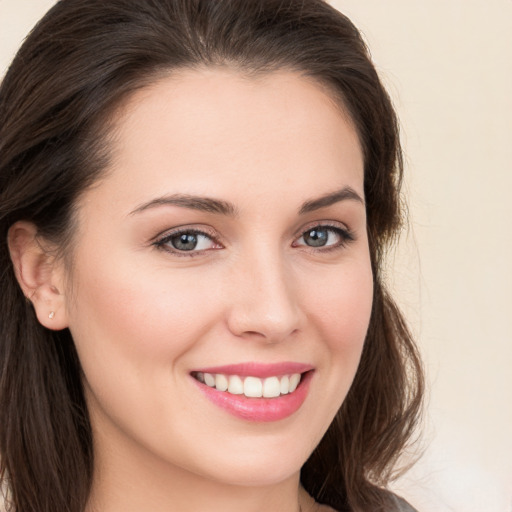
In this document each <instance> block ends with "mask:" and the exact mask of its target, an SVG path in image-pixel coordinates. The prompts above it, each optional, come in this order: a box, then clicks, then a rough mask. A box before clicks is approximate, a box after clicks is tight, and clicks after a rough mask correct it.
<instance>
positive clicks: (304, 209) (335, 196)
mask: <svg viewBox="0 0 512 512" xmlns="http://www.w3.org/2000/svg"><path fill="white" fill-rule="evenodd" d="M346 200H350V201H357V202H359V203H361V204H362V205H364V199H363V198H362V197H361V196H360V195H359V194H358V193H357V192H356V191H355V190H354V189H352V188H350V187H345V188H342V189H341V190H337V191H336V192H331V193H329V194H326V195H324V196H322V197H319V198H318V199H311V200H310V201H306V202H305V203H304V204H303V205H302V206H301V208H300V210H299V214H300V215H303V214H305V213H309V212H312V211H315V210H319V209H320V208H326V207H327V206H331V205H332V204H335V203H339V202H340V201H346Z"/></svg>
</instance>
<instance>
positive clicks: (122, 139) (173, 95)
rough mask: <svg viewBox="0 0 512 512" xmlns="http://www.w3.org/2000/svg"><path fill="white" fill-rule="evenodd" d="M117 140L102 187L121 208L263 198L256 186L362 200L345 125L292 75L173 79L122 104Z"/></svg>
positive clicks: (232, 73) (353, 138) (352, 140)
mask: <svg viewBox="0 0 512 512" xmlns="http://www.w3.org/2000/svg"><path fill="white" fill-rule="evenodd" d="M113 134H114V137H113V140H114V143H113V155H112V164H111V169H110V171H111V172H109V173H108V180H107V181H110V185H111V193H114V191H115V197H116V198H119V199H120V198H121V197H123V196H125V195H130V198H129V200H130V201H132V202H133V201H137V200H138V199H141V200H143V199H146V198H140V197H139V196H141V195H143V194H146V195H147V196H148V198H149V196H150V195H153V196H155V195H158V194H160V195H161V194H163V193H172V192H180V193H191V194H208V195H212V194H213V195H220V196H224V195H225V194H226V193H227V194H230V193H233V194H234V195H237V194H238V196H240V194H247V193H249V192H254V193H259V192H260V193H263V194H268V193H269V190H260V189H261V187H258V186H257V185H259V184H261V183H262V182H264V183H266V184H267V185H268V184H273V185H274V188H275V189H276V190H279V191H280V192H283V191H284V190H286V191H287V192H288V193H289V194H291V195H293V194H299V195H302V196H304V195H306V196H307V197H311V196H314V195H318V194H322V193H324V192H325V191H326V190H327V189H328V190H327V191H332V190H333V189H336V188H341V187H343V186H346V185H350V186H351V187H352V188H354V189H356V191H357V192H359V193H360V195H361V196H363V193H364V192H363V190H362V188H363V156H362V152H361V148H360V144H359V139H358V137H357V134H356V131H355V129H354V127H353V124H352V122H351V120H350V118H349V117H348V115H347V114H346V113H345V112H344V111H343V109H342V107H341V106H340V104H339V102H337V101H335V100H334V99H333V95H331V94H330V91H329V90H328V88H327V87H324V86H322V85H321V84H319V83H317V82H315V81H313V80H311V79H307V78H305V77H303V76H301V75H299V74H298V73H296V72H291V71H279V72H272V73H268V74H264V75H259V76H250V77H248V76H245V75H243V74H241V73H239V72H237V71H236V70H233V69H229V68H209V69H207V68H205V69H195V70H183V71H180V72H176V73H173V74H172V75H169V76H165V77H162V78H160V79H159V80H157V81H155V82H154V83H153V84H151V85H149V86H147V87H145V88H144V89H142V90H140V91H138V92H137V93H135V94H134V95H133V96H132V97H131V98H130V99H129V100H128V101H127V102H126V103H125V104H124V105H123V108H122V109H121V111H120V112H119V114H118V117H117V119H116V120H115V123H114V129H113ZM130 184H131V185H132V186H131V190H129V189H130V186H129V185H130ZM227 188H229V190H227ZM267 188H268V187H267ZM316 188H318V190H315V189H316ZM258 191H259V192H258ZM128 193H130V194H128ZM135 196H137V197H135ZM111 199H112V196H111ZM229 199H230V200H231V199H233V198H229ZM235 199H236V198H235ZM234 202H236V201H234Z"/></svg>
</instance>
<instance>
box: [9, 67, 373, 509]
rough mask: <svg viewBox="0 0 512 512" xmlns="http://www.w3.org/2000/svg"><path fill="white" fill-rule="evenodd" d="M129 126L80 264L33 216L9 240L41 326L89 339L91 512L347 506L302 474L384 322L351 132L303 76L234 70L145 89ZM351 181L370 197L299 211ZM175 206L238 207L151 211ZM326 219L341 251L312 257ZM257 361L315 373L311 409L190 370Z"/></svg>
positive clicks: (96, 193)
mask: <svg viewBox="0 0 512 512" xmlns="http://www.w3.org/2000/svg"><path fill="white" fill-rule="evenodd" d="M114 134H115V142H114V145H113V148H112V150H113V159H112V163H111V165H110V167H109V169H108V170H107V173H106V174H105V177H104V178H103V179H101V180H100V181H99V182H98V183H97V184H96V186H94V187H92V188H91V189H89V190H88V191H86V192H85V193H84V194H83V195H82V197H81V198H80V200H79V204H78V205H77V219H78V228H77V232H76V234H75V246H74V248H73V255H72V265H71V266H70V267H69V266H66V265H64V264H63V263H62V262H50V260H45V259H44V258H43V257H39V258H37V257H36V255H37V254H38V253H37V251H38V250H40V249H37V247H39V248H40V247H41V245H37V247H36V244H34V243H33V242H31V240H33V239H34V237H33V235H34V232H33V227H31V226H30V225H29V224H27V223H18V224H17V225H16V226H15V227H14V228H13V229H12V230H11V235H10V240H11V251H12V254H13V260H14V261H15V262H16V263H17V268H18V277H19V279H20V283H21V284H22V287H24V290H25V291H26V294H27V295H30V296H32V297H33V301H34V306H35V308H36V312H37V314H38V317H39V319H40V321H41V323H43V325H45V326H47V327H49V328H56V329H57V328H64V327H69V328H70V330H71V333H72V335H73V338H74V340H75V343H76V346H77V350H78V353H79V357H80V361H81V364H82V367H83V371H84V385H85V392H86V399H87V403H88V407H89V410H90V415H91V421H92V427H93V432H94V439H95V446H94V449H95V457H96V459H95V461H96V462H95V463H96V466H95V475H94V484H93V490H92V494H91V500H90V504H89V508H88V510H89V512H92V511H96V510H101V511H102V512H117V511H121V510H122V511H125V512H130V511H140V510H151V511H153V512H160V511H162V512H163V511H166V512H168V511H169V510H179V511H180V512H188V511H194V512H197V511H206V510H208V511H214V512H215V511H223V512H235V511H242V510H243V511H244V512H245V511H249V512H251V511H254V512H256V511H261V510H265V511H269V512H272V511H275V512H277V511H279V512H296V511H297V510H298V509H299V503H300V505H301V507H302V510H303V512H306V510H316V509H318V510H324V509H325V510H328V509H327V508H326V507H318V506H317V505H316V504H315V503H314V502H313V501H312V500H311V499H310V498H309V497H308V496H307V494H306V493H304V492H303V491H302V490H301V489H300V486H299V471H300V468H301V466H302V465H303V463H304V462H305V460H306V459H307V458H308V456H309V455H310V453H311V452H312V451H313V449H314V448H315V446H316V445H317V444H318V442H319V441H320V439H321V438H322V436H323V434H324V432H325V431H326V429H327V428H328V426H329V424H330V423H331V421H332V419H333V417H334V415H335V414H336V412H337V410H338V409H339V407H340V405H341V403H342V402H343V400H344V398H345V396H346V394H347V392H348V389H349V387H350V385H351V383H352V380H353V377H354V374H355V372H356V369H357V366H358V363H359V359H360V355H361V350H362V346H363V342H364V338H365V334H366V330H367V327H368V322H369V318H370V311H371V302H372V273H371V267H370V257H369V251H368V240H367V235H366V214H365V206H364V190H363V156H362V152H361V148H360V145H359V141H358V138H357V134H356V132H355V130H354V127H353V125H352V123H351V122H350V120H349V118H348V117H347V116H346V115H345V114H344V112H343V110H342V109H341V108H340V107H339V106H338V105H337V104H336V102H334V101H333V100H332V99H331V97H330V96H329V94H328V92H327V91H326V89H325V88H323V87H322V86H320V85H319V84H317V83H315V82H313V81H311V80H308V79H306V78H304V77H301V76H300V75H298V74H296V73H293V72H285V71H280V72H274V73H272V74H268V75H264V76H260V77H257V78H254V77H251V78H247V77H243V76H242V75H241V74H240V73H239V72H237V71H236V70H232V69H228V68H218V69H200V70H188V71H182V72H179V73H175V74H173V75H172V76H169V77H164V78H162V79H160V80H159V81H157V82H156V83H154V84H153V85H151V86H149V87H147V88H145V89H143V90H141V91H139V92H137V93H136V94H135V95H134V96H133V97H132V98H131V99H130V100H129V101H128V102H127V104H126V105H125V106H124V108H123V109H122V111H121V112H120V113H119V115H118V119H117V120H116V123H115V130H114ZM347 188H350V190H352V191H353V192H354V193H355V194H357V195H358V196H359V197H360V200H357V199H355V198H354V197H349V198H345V199H343V198H342V199H340V200H337V201H334V200H333V201H332V202H333V204H329V205H326V206H324V207H318V206H319V205H318V204H317V205H316V206H317V208H315V209H313V210H312V211H308V212H306V213H300V210H301V208H302V207H303V206H304V204H305V203H307V202H310V201H312V200H316V199H318V198H322V197H324V196H326V195H329V194H331V195H332V194H333V193H335V192H337V191H340V190H346V189H347ZM175 194H187V195H194V196H207V197H209V198H215V199H216V200H220V201H223V202H228V203H229V204H230V205H231V206H232V209H233V212H231V214H228V215H226V214H222V213H215V212H207V211H201V210H197V209H194V208H190V207H185V206H183V205H181V206H180V205H176V204H156V205H155V204H152V205H150V206H147V205H148V203H151V201H154V200H156V199H160V198H162V197H164V196H170V195H175ZM144 205H146V207H144ZM303 209H304V208H303ZM319 225H320V226H325V225H327V226H329V228H325V229H327V231H325V233H327V234H328V236H329V238H328V243H327V245H326V246H322V247H311V246H309V245H307V240H306V238H307V237H306V238H305V237H304V236H303V235H304V233H309V232H310V231H311V229H313V228H314V227H317V226H319ZM177 227H180V228H184V229H187V228H193V229H194V230H199V231H202V232H204V233H205V234H206V235H207V236H203V237H202V238H201V245H200V247H201V249H200V250H197V251H192V252H183V253H181V254H178V252H177V251H176V249H175V248H174V249H173V247H172V243H171V242H170V241H169V240H168V241H167V244H164V243H160V244H157V243H156V242H158V241H160V242H161V240H162V238H163V237H164V235H167V234H169V232H172V230H173V229H175V228H177ZM336 229H338V230H340V229H341V230H345V231H346V230H348V231H349V232H350V233H351V236H352V238H353V240H344V239H343V237H342V236H341V235H340V234H339V232H338V231H336ZM41 254H42V253H41ZM191 254H192V255H191ZM41 261H44V264H43V263H41ZM70 269H71V270H70ZM50 311H55V315H54V318H52V319H50V318H49V316H48V315H49V312H50ZM246 361H257V362H260V363H276V362H281V361H294V362H301V363H307V364H310V365H311V366H312V367H313V368H314V373H313V378H312V380H311V384H310V388H309V392H308V396H307V398H306V400H305V402H304V403H303V405H302V406H301V407H300V409H299V410H298V411H297V412H295V413H294V414H293V415H292V416H290V417H288V418H286V419H284V420H280V421H274V422H268V423H260V422H251V421H247V420H243V419H240V418H238V417H235V416H232V415H230V414H228V413H226V411H224V410H222V409H220V408H219V407H217V406H216V405H214V404H212V403H211V402H209V401H208V400H207V399H205V398H204V396H203V395H202V393H200V392H199V391H198V386H197V383H196V382H195V381H194V379H193V378H192V377H191V375H190V372H191V371H193V370H194V369H197V368H201V367H207V366H210V367H211V366H218V365H226V364H233V363H240V362H246ZM170 504H171V505H170ZM170 506H171V507H172V508H169V507H170Z"/></svg>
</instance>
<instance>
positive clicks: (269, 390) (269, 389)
mask: <svg viewBox="0 0 512 512" xmlns="http://www.w3.org/2000/svg"><path fill="white" fill-rule="evenodd" d="M280 393H281V387H280V384H279V379H278V378H277V377H269V378H268V379H265V380H264V381H263V396H264V397H265V398H274V397H276V396H279V395H280Z"/></svg>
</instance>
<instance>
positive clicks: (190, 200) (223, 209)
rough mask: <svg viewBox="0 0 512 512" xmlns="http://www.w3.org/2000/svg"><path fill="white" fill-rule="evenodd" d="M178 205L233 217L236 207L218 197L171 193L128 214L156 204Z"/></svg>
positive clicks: (235, 213) (147, 208) (153, 206)
mask: <svg viewBox="0 0 512 512" xmlns="http://www.w3.org/2000/svg"><path fill="white" fill-rule="evenodd" d="M165 205H170V206H180V207H181V208H188V209H190V210H199V211H201V212H207V213H217V214H220V215H227V216H230V217H234V216H236V215H237V209H236V208H235V206H234V205H233V204H231V203H228V202H227V201H221V200H220V199H213V198H211V197H202V196H192V195H189V194H173V195H170V196H164V197H159V198H157V199H153V200H152V201H149V202H147V203H144V204H142V205H141V206H138V207H137V208H135V210H133V211H132V212H131V214H130V215H133V214H135V213H140V212H143V211H145V210H149V209H150V208H155V207H157V206H165Z"/></svg>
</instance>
